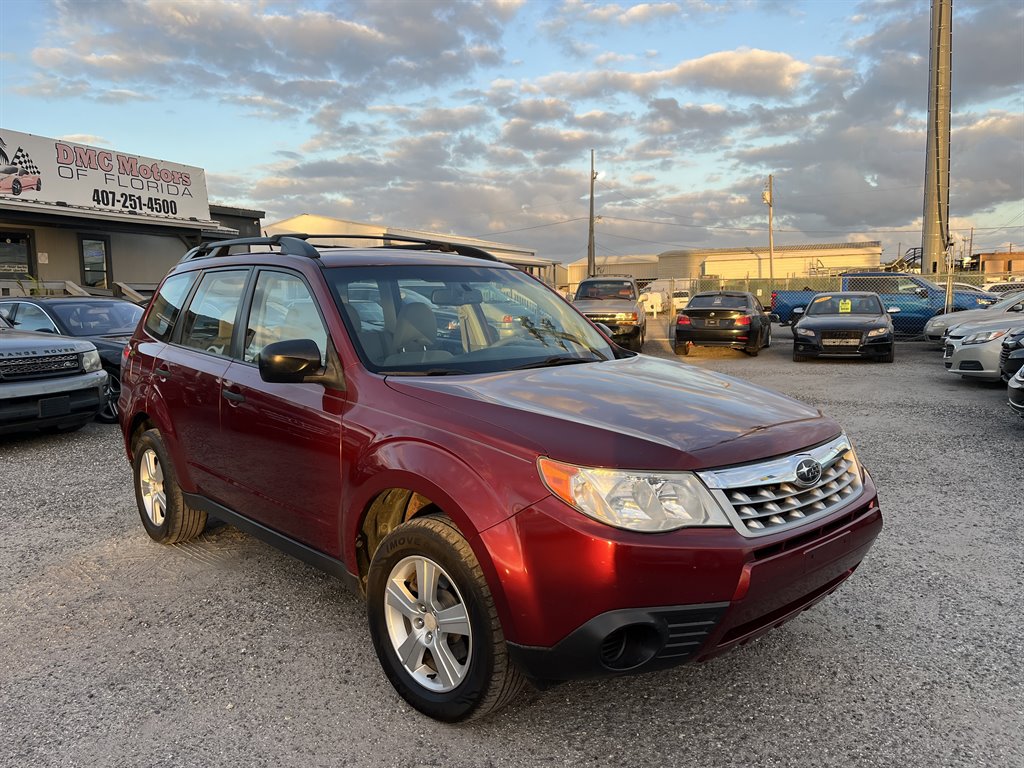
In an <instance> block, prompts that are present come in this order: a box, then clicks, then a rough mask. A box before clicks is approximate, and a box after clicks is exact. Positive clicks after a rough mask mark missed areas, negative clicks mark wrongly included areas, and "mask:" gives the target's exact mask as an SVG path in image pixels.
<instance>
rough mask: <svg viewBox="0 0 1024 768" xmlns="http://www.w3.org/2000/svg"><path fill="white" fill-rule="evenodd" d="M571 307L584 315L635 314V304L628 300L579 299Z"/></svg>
mask: <svg viewBox="0 0 1024 768" xmlns="http://www.w3.org/2000/svg"><path fill="white" fill-rule="evenodd" d="M573 306H575V307H576V309H578V310H579V311H580V312H582V313H584V314H595V315H603V314H606V313H609V312H636V311H637V308H636V302H635V301H629V300H628V299H580V300H579V301H574V302H573Z"/></svg>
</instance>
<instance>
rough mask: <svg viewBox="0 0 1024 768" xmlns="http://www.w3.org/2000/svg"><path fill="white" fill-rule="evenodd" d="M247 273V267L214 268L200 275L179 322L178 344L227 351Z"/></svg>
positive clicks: (203, 349)
mask: <svg viewBox="0 0 1024 768" xmlns="http://www.w3.org/2000/svg"><path fill="white" fill-rule="evenodd" d="M248 275H249V270H248V269H228V270H218V271H217V272H207V273H206V274H204V275H203V279H202V280H200V281H199V287H198V288H196V292H195V295H194V296H193V297H192V302H191V303H190V304H189V305H188V310H186V312H185V318H184V320H183V321H182V328H181V339H180V344H181V345H182V346H184V347H192V348H193V349H199V350H202V351H203V352H209V353H211V354H214V355H228V354H230V352H231V337H232V336H233V334H234V332H235V319H236V318H237V317H238V307H239V305H240V304H241V303H242V294H243V293H245V279H246V278H247V277H248Z"/></svg>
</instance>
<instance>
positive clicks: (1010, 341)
mask: <svg viewBox="0 0 1024 768" xmlns="http://www.w3.org/2000/svg"><path fill="white" fill-rule="evenodd" d="M929 325H930V328H929V329H928V330H926V335H927V336H928V338H929V339H933V338H934V336H935V335H936V333H937V332H938V329H942V337H941V338H942V362H943V365H944V366H945V369H946V370H947V371H949V372H950V373H952V374H955V375H958V376H960V377H961V378H964V379H977V380H979V381H987V382H992V383H997V382H1000V381H1004V382H1006V384H1007V398H1008V401H1009V405H1010V407H1011V408H1013V409H1014V411H1016V412H1017V413H1018V414H1020V415H1021V416H1024V381H1022V378H1021V377H1022V376H1024V374H1022V373H1021V371H1022V370H1024V292H1020V293H1015V294H1012V295H1010V296H1008V297H1006V298H1004V299H1002V300H1000V301H999V302H997V303H996V304H994V305H992V306H991V307H989V308H988V309H985V310H978V311H969V312H957V313H949V314H946V315H939V316H937V317H935V318H932V320H931V321H930V323H929Z"/></svg>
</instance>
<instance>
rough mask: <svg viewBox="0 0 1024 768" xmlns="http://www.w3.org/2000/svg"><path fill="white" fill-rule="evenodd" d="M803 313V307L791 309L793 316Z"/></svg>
mask: <svg viewBox="0 0 1024 768" xmlns="http://www.w3.org/2000/svg"><path fill="white" fill-rule="evenodd" d="M803 313H804V308H803V307H793V314H794V315H802V314H803Z"/></svg>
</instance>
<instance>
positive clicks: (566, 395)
mask: <svg viewBox="0 0 1024 768" xmlns="http://www.w3.org/2000/svg"><path fill="white" fill-rule="evenodd" d="M387 383H388V385H389V386H390V387H391V388H392V389H394V390H396V391H398V392H401V393H404V394H406V395H408V396H410V397H414V398H417V399H419V400H421V401H424V402H426V403H429V404H431V406H433V407H434V408H435V409H436V408H444V409H446V411H447V413H448V414H450V420H451V422H452V424H453V427H452V428H453V430H456V429H461V426H462V425H463V424H465V423H466V422H467V419H471V420H474V421H478V422H486V423H488V424H491V425H493V426H495V427H498V428H500V429H501V430H502V431H503V432H504V433H506V434H507V433H513V434H516V435H518V437H519V439H518V440H517V441H516V442H517V443H519V444H520V445H522V446H523V447H524V451H525V452H526V453H528V454H534V455H536V454H543V455H547V456H551V457H552V458H555V459H558V460H560V461H566V462H570V463H573V464H578V465H581V466H597V467H620V468H631V469H659V470H667V469H679V470H685V469H703V468H709V467H718V466H727V465H732V464H737V463H742V462H749V461H758V460H761V459H765V458H768V457H771V456H778V455H782V454H788V453H795V452H798V451H800V450H802V449H805V448H808V447H810V446H813V445H817V444H819V443H822V442H825V441H826V440H830V439H832V438H834V437H836V436H838V435H839V434H840V428H839V426H838V425H837V424H836V423H835V422H834V421H833V420H832V419H829V418H827V417H825V416H823V415H822V414H821V412H820V411H818V410H817V409H815V408H812V407H811V406H808V405H805V404H804V403H801V402H799V401H797V400H793V399H791V398H789V397H786V396H784V395H781V394H778V393H776V392H772V391H770V390H766V389H762V388H761V387H757V386H755V385H753V384H750V383H748V382H745V381H742V380H740V379H735V378H732V377H729V376H725V375H722V374H717V373H711V372H708V371H704V370H701V369H699V368H696V367H694V366H691V365H686V364H683V363H675V362H668V361H665V360H659V359H657V358H653V357H647V356H644V355H639V356H636V357H631V358H625V359H621V360H609V361H606V362H602V363H588V364H579V365H568V366H560V367H553V368H541V369H534V370H526V371H508V372H504V373H494V374H482V375H472V376H457V377H446V378H416V379H412V378H405V377H403V378H396V377H389V378H388V379H387ZM434 412H435V413H436V411H434ZM446 418H448V416H446ZM478 439H479V438H478Z"/></svg>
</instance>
